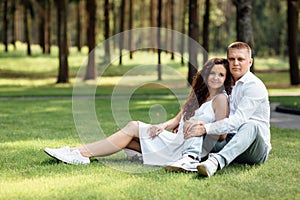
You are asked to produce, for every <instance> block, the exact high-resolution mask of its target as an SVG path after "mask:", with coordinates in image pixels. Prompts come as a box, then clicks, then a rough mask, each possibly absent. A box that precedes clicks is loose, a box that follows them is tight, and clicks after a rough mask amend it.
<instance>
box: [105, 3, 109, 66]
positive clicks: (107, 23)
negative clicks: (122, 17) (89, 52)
mask: <svg viewBox="0 0 300 200" xmlns="http://www.w3.org/2000/svg"><path fill="white" fill-rule="evenodd" d="M109 7H110V6H109V0H105V3H104V38H105V58H104V62H105V63H109V62H110V46H109V41H108V38H109Z"/></svg>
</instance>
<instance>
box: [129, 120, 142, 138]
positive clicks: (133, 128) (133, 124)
mask: <svg viewBox="0 0 300 200" xmlns="http://www.w3.org/2000/svg"><path fill="white" fill-rule="evenodd" d="M126 129H127V130H129V131H130V132H131V133H133V134H134V136H136V135H137V133H138V130H139V122H138V121H130V122H128V124H127V125H126Z"/></svg>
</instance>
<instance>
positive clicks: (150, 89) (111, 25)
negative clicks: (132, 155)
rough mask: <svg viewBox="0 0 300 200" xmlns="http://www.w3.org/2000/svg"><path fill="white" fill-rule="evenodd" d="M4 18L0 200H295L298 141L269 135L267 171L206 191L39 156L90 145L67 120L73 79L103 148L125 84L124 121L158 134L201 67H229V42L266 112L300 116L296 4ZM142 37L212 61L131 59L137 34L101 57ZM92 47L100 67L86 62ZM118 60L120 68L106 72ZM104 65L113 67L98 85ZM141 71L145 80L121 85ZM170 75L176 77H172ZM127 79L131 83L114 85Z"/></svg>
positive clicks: (127, 6) (99, 163) (105, 163)
mask: <svg viewBox="0 0 300 200" xmlns="http://www.w3.org/2000/svg"><path fill="white" fill-rule="evenodd" d="M0 11H1V12H0V20H1V25H0V31H1V34H0V41H1V42H2V43H1V44H0V77H1V79H0V97H1V105H0V109H1V114H0V125H1V130H0V136H1V141H0V142H1V146H0V148H1V158H0V166H1V175H0V176H1V180H0V186H1V187H0V188H1V190H0V199H33V198H34V199H36V198H38V199H53V198H58V199H89V198H93V199H95V198H96V199H128V198H131V199H193V198H199V197H200V198H207V199H220V198H222V199H236V198H243V199H263V198H264V199H265V198H267V199H268V198H269V199H298V198H299V195H300V191H299V187H298V185H299V183H298V180H299V177H300V176H299V175H300V174H299V164H300V163H299V159H298V157H299V145H300V144H299V141H300V140H299V134H300V131H299V130H292V129H282V128H278V127H271V132H272V145H273V150H272V152H271V154H270V158H269V161H268V162H267V163H266V164H264V165H262V166H248V165H242V166H241V165H232V166H230V167H228V168H226V169H224V170H222V171H221V172H218V173H217V174H216V176H214V177H212V178H210V179H205V178H203V177H198V176H197V175H196V174H173V173H166V172H165V171H164V170H163V169H159V168H158V169H155V170H153V169H152V168H151V169H148V168H147V167H144V166H142V165H141V163H138V162H132V161H129V160H127V159H125V158H124V156H123V155H121V154H120V155H118V156H117V157H116V158H115V157H111V158H107V159H104V160H102V159H100V160H98V159H95V160H93V162H92V163H91V165H89V166H71V165H65V164H62V163H58V162H56V161H54V160H53V159H50V158H48V157H47V156H46V155H45V154H44V153H43V148H45V147H46V146H49V147H59V146H64V145H67V144H72V146H73V145H79V144H82V143H84V142H86V140H85V139H83V137H82V135H81V133H78V129H77V127H76V122H75V123H74V119H73V117H74V113H73V104H72V94H73V89H74V83H75V82H76V78H77V79H78V77H76V76H77V75H78V71H79V70H80V69H84V70H83V76H80V77H79V78H81V81H82V82H81V84H83V85H85V86H88V87H90V86H91V85H92V87H96V88H97V89H96V91H95V97H96V98H95V99H94V103H95V111H96V113H97V117H98V120H99V123H100V124H101V127H102V129H103V130H104V132H105V134H106V136H107V135H109V134H111V133H112V132H114V131H116V130H118V129H119V128H120V127H119V126H118V125H117V124H116V122H115V120H116V119H115V116H114V114H113V113H112V110H113V109H115V108H112V102H111V101H112V100H111V96H112V94H113V92H114V89H115V87H116V86H118V87H121V89H122V92H123V93H121V94H120V96H121V97H122V95H124V94H126V93H127V90H126V89H128V88H129V87H130V86H132V84H135V86H139V87H138V89H137V90H135V91H134V93H130V94H129V95H131V96H130V104H129V108H128V109H129V111H130V114H131V118H132V119H134V120H137V119H142V120H143V121H145V122H152V123H155V122H157V123H159V122H161V121H162V120H163V119H166V118H170V117H172V116H174V115H175V114H176V113H177V112H178V110H179V107H180V105H181V103H182V102H181V101H182V100H184V97H185V96H186V95H187V94H188V92H189V87H187V83H186V80H187V81H188V82H190V81H191V77H192V76H193V74H194V73H195V68H197V67H198V69H201V65H202V63H203V62H204V60H206V59H207V58H208V57H214V56H222V57H225V56H226V54H225V51H226V46H227V45H228V44H229V43H231V42H233V41H236V40H240V41H244V42H247V43H248V44H249V45H250V46H251V47H252V49H253V52H254V55H253V56H254V61H255V62H254V66H253V71H254V72H255V74H256V75H257V76H258V77H260V78H261V79H262V80H263V82H264V83H265V84H266V86H267V89H268V91H269V93H270V101H271V102H279V103H280V104H281V105H283V106H284V107H288V108H293V109H300V97H299V96H300V92H299V90H300V89H299V81H300V78H299V64H298V63H299V50H298V49H299V48H300V41H299V37H300V36H299V26H300V22H299V1H295V0H287V1H281V0H273V1H272V0H266V1H258V0H233V1H230V0H227V1H226V0H216V1H209V0H198V1H197V0H190V1H180V0H141V1H137V0H105V1H104V0H103V1H102V0H99V1H95V0H86V1H83V0H82V1H67V0H61V1H59V0H58V1H51V0H22V1H21V0H1V1H0ZM147 27H161V28H162V29H161V30H162V32H160V33H158V32H154V33H153V37H152V38H150V39H148V40H142V42H150V43H151V44H152V45H155V44H156V45H159V43H158V42H157V41H158V38H159V37H160V39H161V40H162V41H164V43H165V45H166V46H167V48H168V49H171V50H172V44H173V42H172V41H173V39H172V34H167V33H171V32H172V31H171V32H168V31H166V32H164V30H165V28H167V29H168V30H175V31H178V32H180V33H182V34H186V35H188V36H189V37H190V38H192V39H194V40H195V41H197V42H199V44H200V45H201V46H203V48H204V49H205V50H206V51H207V52H208V57H205V56H199V55H195V52H193V51H190V48H189V46H188V43H185V44H184V45H182V46H187V49H185V51H183V52H182V54H180V55H179V54H175V55H174V54H172V51H160V50H159V48H158V49H156V48H153V49H146V50H145V49H143V50H138V51H131V50H132V49H134V47H135V44H136V43H137V42H138V41H139V40H138V39H139V38H137V37H135V35H134V34H133V35H130V34H126V35H125V37H124V38H123V40H121V42H120V41H119V42H114V41H111V42H110V43H109V45H105V44H106V43H105V41H106V40H107V39H109V38H111V37H112V36H114V35H116V34H118V33H123V32H124V31H125V32H126V31H127V30H132V29H136V28H147ZM155 30H156V29H155ZM99 44H104V45H102V46H101V45H100V47H103V48H100V49H99V48H98V50H99V51H100V52H101V53H100V55H101V56H98V57H97V58H96V60H95V62H91V59H93V58H94V56H90V55H92V54H93V50H94V49H95V48H97V46H98V45H99ZM115 54H119V55H122V56H118V59H117V60H116V59H115V60H110V58H111V57H113V55H115ZM183 57H184V58H185V59H182V58H183ZM193 57H199V60H197V61H198V62H197V64H198V65H197V66H191V65H190V63H191V62H189V61H191V60H189V59H193ZM194 62H195V61H194ZM91 63H92V64H91ZM93 63H94V64H93ZM102 64H105V65H106V66H108V67H107V68H106V69H105V71H104V73H103V74H101V77H100V76H99V74H97V72H99V67H100V66H102ZM141 65H142V66H145V65H149V69H147V70H144V71H138V73H137V74H131V75H130V74H129V75H128V72H130V71H133V70H134V69H136V67H137V66H141ZM170 68H171V69H173V71H176V73H180V74H181V75H182V76H181V77H179V78H177V79H176V77H175V78H174V76H173V75H172V73H171V75H169V73H170V72H167V71H165V69H170ZM159 74H160V75H161V76H159ZM125 75H126V78H129V80H130V83H128V82H126V81H125V82H120V80H122V77H124V76H125ZM182 77H183V78H182ZM185 79H186V80H185ZM99 80H101V81H99ZM143 81H148V82H146V83H147V84H144V82H143ZM129 91H131V90H129ZM174 93H175V94H176V95H174ZM178 96H180V99H179V100H178ZM152 105H159V106H156V107H153V106H152ZM162 107H163V108H162ZM117 109H122V104H121V105H119V108H117ZM118 111H119V110H118ZM122 120H123V121H122V123H125V122H126V121H128V119H122ZM283 120H284V119H283ZM122 156H123V157H122Z"/></svg>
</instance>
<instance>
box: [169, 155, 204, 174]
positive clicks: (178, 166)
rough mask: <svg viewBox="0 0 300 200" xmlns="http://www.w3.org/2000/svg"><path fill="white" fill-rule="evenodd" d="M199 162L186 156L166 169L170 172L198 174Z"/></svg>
mask: <svg viewBox="0 0 300 200" xmlns="http://www.w3.org/2000/svg"><path fill="white" fill-rule="evenodd" d="M197 165H199V161H198V160H195V159H193V158H191V157H189V156H184V157H182V158H181V159H180V160H177V161H176V162H173V163H170V164H168V165H166V166H165V167H164V168H165V170H166V171H169V172H196V171H197Z"/></svg>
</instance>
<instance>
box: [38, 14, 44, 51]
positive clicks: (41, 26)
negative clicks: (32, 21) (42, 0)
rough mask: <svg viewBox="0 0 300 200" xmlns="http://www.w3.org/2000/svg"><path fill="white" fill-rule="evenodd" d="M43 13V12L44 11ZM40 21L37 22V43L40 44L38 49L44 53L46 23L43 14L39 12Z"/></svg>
mask: <svg viewBox="0 0 300 200" xmlns="http://www.w3.org/2000/svg"><path fill="white" fill-rule="evenodd" d="M44 11H45V10H44ZM39 15H40V19H39V20H40V21H39V43H40V47H41V48H42V52H43V53H45V52H46V41H45V32H46V31H45V27H46V25H45V23H46V19H45V12H40V13H39Z"/></svg>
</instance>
